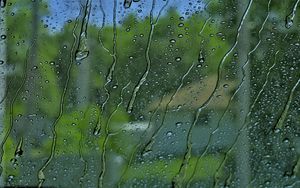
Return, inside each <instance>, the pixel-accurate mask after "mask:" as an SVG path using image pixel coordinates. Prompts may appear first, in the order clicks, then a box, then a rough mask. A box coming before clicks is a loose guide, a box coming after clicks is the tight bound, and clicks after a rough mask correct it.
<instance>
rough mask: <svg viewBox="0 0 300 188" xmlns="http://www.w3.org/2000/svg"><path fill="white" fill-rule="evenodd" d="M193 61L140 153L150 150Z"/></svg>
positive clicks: (192, 65)
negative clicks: (159, 122)
mask: <svg viewBox="0 0 300 188" xmlns="http://www.w3.org/2000/svg"><path fill="white" fill-rule="evenodd" d="M194 65H195V63H192V64H191V66H190V67H189V68H188V70H187V71H186V73H185V74H184V75H183V76H182V77H181V81H180V85H179V86H178V87H177V89H176V91H175V92H174V93H173V95H172V96H171V98H170V100H169V101H168V103H167V105H166V107H165V110H164V113H163V117H162V122H161V124H160V126H159V127H158V128H157V129H156V131H155V132H154V133H153V135H152V136H151V139H150V141H149V142H148V143H147V144H146V145H145V147H144V148H143V149H142V153H146V152H149V151H151V148H152V146H153V144H154V142H155V138H156V137H157V136H158V134H159V133H160V131H161V130H162V128H163V124H164V122H165V118H166V115H167V111H168V110H169V105H170V104H171V103H172V101H173V100H174V98H175V97H176V95H177V93H178V92H179V91H180V89H181V88H182V86H183V82H184V79H185V78H186V77H187V76H188V75H189V73H190V72H191V70H192V69H193V67H194Z"/></svg>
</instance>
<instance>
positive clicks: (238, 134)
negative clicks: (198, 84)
mask: <svg viewBox="0 0 300 188" xmlns="http://www.w3.org/2000/svg"><path fill="white" fill-rule="evenodd" d="M278 53H279V51H276V53H275V57H274V63H273V65H272V66H271V67H270V68H269V70H268V72H267V75H266V79H265V81H264V84H263V86H262V87H261V89H260V91H259V92H258V94H257V96H256V97H255V99H254V101H253V103H252V105H251V107H250V109H249V112H248V113H247V115H246V117H245V119H244V123H243V125H242V126H241V127H240V128H239V129H238V133H237V136H236V137H235V139H234V141H233V144H232V145H231V146H230V147H229V149H228V150H227V151H226V152H225V155H224V157H223V159H222V161H221V163H220V165H219V166H218V168H217V170H216V173H215V175H214V182H213V184H214V187H215V186H216V183H217V174H218V173H219V171H220V169H221V167H222V166H223V165H224V163H225V161H226V159H227V158H228V155H229V153H230V152H231V151H232V149H233V148H234V146H235V144H236V143H237V140H238V138H239V136H240V134H241V132H242V130H243V129H244V128H245V127H247V126H246V125H247V124H248V121H249V119H250V115H251V114H252V112H253V109H254V107H255V104H256V103H257V101H258V100H259V98H260V96H261V94H262V92H263V91H264V90H265V87H266V85H267V83H268V81H269V76H270V74H271V71H272V69H273V68H274V67H275V65H276V58H277V54H278Z"/></svg>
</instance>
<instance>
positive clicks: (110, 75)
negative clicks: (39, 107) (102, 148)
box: [94, 0, 117, 135]
mask: <svg viewBox="0 0 300 188" xmlns="http://www.w3.org/2000/svg"><path fill="white" fill-rule="evenodd" d="M100 5H101V10H102V12H103V22H102V27H101V29H100V30H99V37H98V39H99V42H100V44H101V45H102V47H103V49H104V50H106V51H107V52H108V53H109V54H110V55H111V56H112V57H113V62H112V64H111V66H110V68H109V70H108V74H107V76H106V83H105V84H104V90H105V95H106V98H105V100H104V102H103V103H102V105H101V110H100V115H99V120H98V124H97V126H96V127H95V129H94V135H99V134H100V129H101V116H102V114H103V112H104V108H105V106H106V104H107V102H108V100H109V98H110V92H109V90H108V89H107V86H108V84H110V83H111V82H112V80H113V76H114V71H115V66H116V63H117V0H114V6H113V51H112V54H111V53H110V51H109V50H108V49H107V48H105V47H104V45H103V43H102V41H101V39H100V32H101V30H102V28H103V27H104V24H105V14H104V10H103V7H102V1H100Z"/></svg>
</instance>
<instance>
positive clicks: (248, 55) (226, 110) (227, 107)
mask: <svg viewBox="0 0 300 188" xmlns="http://www.w3.org/2000/svg"><path fill="white" fill-rule="evenodd" d="M271 1H272V0H269V2H268V13H267V16H266V18H265V20H264V21H263V23H262V25H261V27H260V30H259V32H258V42H257V43H256V45H255V46H254V48H253V49H252V50H251V51H249V53H248V54H247V60H246V62H245V63H244V64H243V67H242V72H243V78H242V81H241V82H240V84H239V85H238V87H237V89H236V90H235V92H234V93H233V94H232V96H231V97H230V100H229V102H228V104H227V106H226V109H225V111H224V113H223V114H222V116H221V118H220V119H219V121H218V123H217V126H216V127H215V128H214V130H213V131H212V132H211V134H210V135H209V138H208V142H207V144H206V145H205V149H204V152H203V153H202V154H201V155H200V157H198V158H197V161H196V165H195V168H194V170H193V173H192V176H191V177H190V178H189V180H188V184H187V187H189V186H190V183H191V182H192V180H193V177H194V176H195V173H196V170H197V166H198V163H199V161H200V160H201V158H202V157H203V156H204V155H205V154H206V153H207V151H208V148H209V145H210V144H211V141H212V136H213V135H214V133H215V132H216V131H217V130H218V129H219V127H220V123H221V121H222V120H223V118H224V117H225V114H226V113H227V112H228V110H229V106H230V104H231V103H232V101H233V99H234V98H235V96H236V94H237V93H238V92H239V90H240V89H241V88H242V85H243V83H244V81H245V77H246V72H245V67H246V66H247V65H248V63H249V60H250V56H251V55H252V54H253V53H254V52H255V51H256V49H257V48H258V46H259V45H260V44H261V32H262V31H263V29H264V26H265V24H266V22H267V20H268V18H269V16H270V5H271Z"/></svg>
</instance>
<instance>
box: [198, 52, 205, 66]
mask: <svg viewBox="0 0 300 188" xmlns="http://www.w3.org/2000/svg"><path fill="white" fill-rule="evenodd" d="M204 60H205V59H204V56H203V54H202V50H201V51H200V52H199V56H198V62H199V65H203V63H204Z"/></svg>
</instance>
